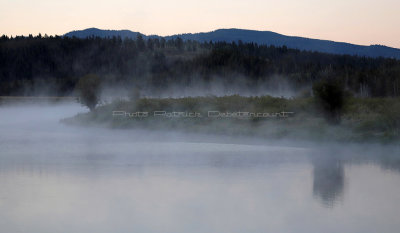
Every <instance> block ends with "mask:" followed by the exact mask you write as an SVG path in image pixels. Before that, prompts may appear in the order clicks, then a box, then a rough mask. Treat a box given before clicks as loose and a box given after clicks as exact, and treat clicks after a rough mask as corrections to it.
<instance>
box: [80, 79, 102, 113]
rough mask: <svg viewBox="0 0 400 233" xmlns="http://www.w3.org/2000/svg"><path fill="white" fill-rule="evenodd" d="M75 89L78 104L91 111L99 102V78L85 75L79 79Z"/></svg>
mask: <svg viewBox="0 0 400 233" xmlns="http://www.w3.org/2000/svg"><path fill="white" fill-rule="evenodd" d="M77 89H78V92H79V101H80V103H81V104H82V105H84V106H86V107H88V108H89V109H90V111H93V110H94V109H95V108H96V105H97V103H98V102H99V95H100V78H99V77H98V76H97V75H95V74H88V75H85V76H83V77H81V78H80V79H79V82H78V84H77Z"/></svg>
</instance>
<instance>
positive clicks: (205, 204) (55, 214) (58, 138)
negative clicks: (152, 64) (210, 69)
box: [0, 103, 400, 233]
mask: <svg viewBox="0 0 400 233" xmlns="http://www.w3.org/2000/svg"><path fill="white" fill-rule="evenodd" d="M85 111H86V109H84V108H82V107H81V106H79V105H78V104H73V103H71V104H61V105H52V104H44V105H17V106H0V187H1V188H0V231H1V232H9V233H14V232H32V233H36V232H38V233H39V232H40V233H43V232H49V233H50V232H52V233H53V232H66V233H67V232H68V233H70V232H82V233H83V232H397V231H398V229H399V228H400V223H399V221H398V216H399V214H400V156H399V154H398V151H399V150H398V148H396V147H392V146H377V145H346V144H332V145H326V144H325V145H315V144H312V143H304V144H301V143H299V142H290V141H263V140H261V139H255V138H238V137H223V136H213V135H200V134H185V133H179V132H165V131H146V130H111V129H107V128H96V127H71V126H67V125H64V124H61V123H60V119H62V118H66V117H71V116H74V115H75V114H77V113H79V112H85Z"/></svg>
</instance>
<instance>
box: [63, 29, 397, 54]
mask: <svg viewBox="0 0 400 233" xmlns="http://www.w3.org/2000/svg"><path fill="white" fill-rule="evenodd" d="M138 35H141V36H142V37H143V38H145V39H148V38H165V39H166V40H170V39H175V38H177V37H180V38H182V39H183V40H195V41H199V42H209V41H213V42H221V41H225V42H239V41H242V42H244V43H257V44H259V45H274V46H280V47H281V46H286V47H288V48H293V49H299V50H306V51H314V52H323V53H331V54H341V55H357V56H365V57H386V58H396V59H400V49H398V48H393V47H389V46H385V45H376V44H375V45H357V44H351V43H346V42H336V41H332V40H322V39H312V38H306V37H299V36H287V35H283V34H279V33H276V32H272V31H258V30H248V29H237V28H229V29H217V30H214V31H211V32H200V33H185V34H176V35H170V36H158V35H145V34H142V33H140V32H134V31H130V30H103V29H98V28H88V29H84V30H76V31H71V32H68V33H66V34H64V36H67V37H74V36H75V37H78V38H86V37H90V36H99V37H113V36H120V37H121V38H131V39H135V38H136V37H137V36H138Z"/></svg>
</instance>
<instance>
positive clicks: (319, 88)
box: [313, 80, 345, 124]
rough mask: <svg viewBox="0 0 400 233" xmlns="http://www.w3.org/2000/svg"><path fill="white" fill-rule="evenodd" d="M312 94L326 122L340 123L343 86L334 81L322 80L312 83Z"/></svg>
mask: <svg viewBox="0 0 400 233" xmlns="http://www.w3.org/2000/svg"><path fill="white" fill-rule="evenodd" d="M313 92H314V96H315V98H316V100H317V103H318V104H319V106H320V107H321V108H322V110H323V112H324V114H325V117H326V120H327V121H328V122H330V123H332V124H338V123H340V121H341V115H342V110H343V105H344V97H345V91H344V87H343V85H342V84H341V83H340V82H338V81H336V80H322V81H319V82H316V83H314V85H313Z"/></svg>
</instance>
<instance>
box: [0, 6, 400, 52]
mask: <svg viewBox="0 0 400 233" xmlns="http://www.w3.org/2000/svg"><path fill="white" fill-rule="evenodd" d="M399 12H400V1H399V0H380V1H377V0H374V1H373V0H330V1H327V0H273V1H272V0H246V1H244V0H202V1H192V0H171V1H165V0H147V1H143V0H112V1H110V0H68V1H60V0H0V34H6V35H13V36H14V35H28V34H34V35H36V34H38V33H39V32H40V33H42V34H45V33H47V34H49V35H54V34H58V35H62V34H64V33H66V32H69V31H72V30H80V29H85V28H89V27H97V28H101V29H116V30H117V29H129V30H132V31H139V32H142V33H144V34H158V35H171V34H178V33H188V32H206V31H212V30H215V29H219V28H242V29H254V30H262V31H264V30H267V31H274V32H278V33H281V34H285V35H293V36H304V37H310V38H317V39H329V40H334V41H344V42H350V43H355V44H363V45H369V44H383V45H388V46H391V47H397V48H400V13H399Z"/></svg>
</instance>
